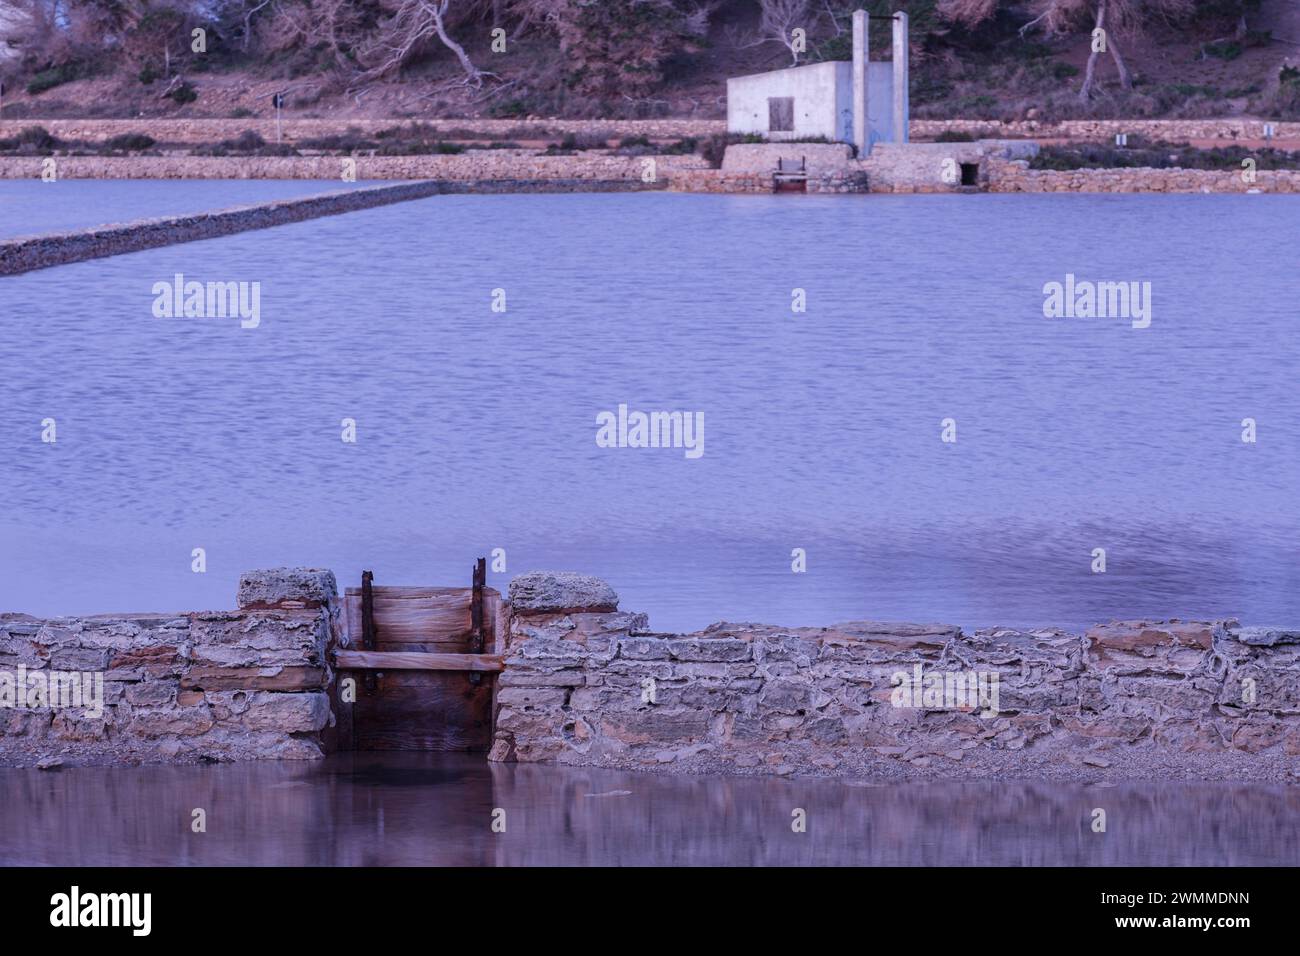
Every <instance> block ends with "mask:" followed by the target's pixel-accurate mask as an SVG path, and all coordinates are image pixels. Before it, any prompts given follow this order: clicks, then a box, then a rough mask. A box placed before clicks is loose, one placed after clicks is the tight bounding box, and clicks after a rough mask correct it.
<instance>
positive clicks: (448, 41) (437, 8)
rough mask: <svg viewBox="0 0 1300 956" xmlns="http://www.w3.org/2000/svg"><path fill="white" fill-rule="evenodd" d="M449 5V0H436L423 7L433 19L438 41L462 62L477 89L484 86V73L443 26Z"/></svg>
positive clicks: (425, 3)
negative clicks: (443, 18) (443, 19)
mask: <svg viewBox="0 0 1300 956" xmlns="http://www.w3.org/2000/svg"><path fill="white" fill-rule="evenodd" d="M447 3H448V0H436V2H435V3H430V2H427V0H426V2H424V3H423V4H422V5H423V6H424V9H425V10H426V11H428V13H429V16H431V17H432V18H433V28H434V29H435V30H436V31H438V39H439V40H441V41H442V43H443V46H445V47H446V48H447V49H449V50H451V52H452V53H454V54H456V59H458V60H460V66H461V69H463V70H464V71H465V73H466V75H467V76H468V77H469V81H470V82H471V83H473V84H474V86H476V87H478V86H482V85H483V71H482V70H480V69H479V68H478V67H476V66H475V65H474V62H473V61H472V60H471V59H470V58H469V54H468V53H466V52H465V48H464V47H463V46H461V45H460V44H459V43H457V42H456V41H455V40H453V39H452V37H451V34H449V33H448V32H447V28H446V26H445V25H444V24H443V21H442V17H443V14H445V13H446V12H447Z"/></svg>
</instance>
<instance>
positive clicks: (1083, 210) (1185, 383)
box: [0, 184, 1300, 629]
mask: <svg viewBox="0 0 1300 956" xmlns="http://www.w3.org/2000/svg"><path fill="white" fill-rule="evenodd" d="M0 186H4V187H5V188H8V187H9V184H0ZM54 188H59V187H54ZM152 188H153V184H147V185H142V186H141V194H142V195H148V194H149V191H150V190H151V189H152ZM3 195H8V194H7V193H4V192H0V196H3ZM1298 227H1300V200H1297V199H1296V198H1294V197H1270V196H1122V197H1115V196H1085V195H1080V196H959V197H883V196H870V197H824V198H823V197H747V196H746V197H730V196H687V195H670V194H639V195H555V196H547V195H538V196H527V195H513V196H440V197H435V198H431V199H428V200H422V201H418V202H409V203H402V204H399V205H395V206H389V207H384V208H379V209H371V210H367V211H364V212H358V213H352V214H349V215H345V216H336V217H330V218H325V219H319V220H314V221H311V222H307V223H300V224H295V225H292V226H285V227H280V228H277V229H273V230H267V231H261V232H252V233H244V234H241V235H237V236H231V237H227V238H223V239H219V240H212V241H207V242H201V243H190V244H187V245H180V246H174V247H170V248H165V249H158V250H151V251H147V252H142V253H137V254H133V255H129V256H121V257H117V258H113V259H107V260H99V261H94V262H86V263H79V264H75V265H70V266H63V267H60V268H56V269H52V270H47V271H43V272H38V273H32V274H29V275H26V276H22V277H18V278H10V279H4V280H0V295H3V297H4V298H3V305H4V312H5V315H6V317H7V319H8V321H7V323H6V326H5V331H4V332H3V335H2V336H0V374H3V380H4V382H5V401H4V402H3V404H2V405H0V441H2V442H3V455H2V461H3V466H2V467H0V500H2V501H3V502H4V512H3V514H2V515H0V535H3V536H4V538H5V539H6V540H5V541H4V546H3V547H2V548H0V581H3V582H4V583H3V588H4V592H3V593H0V608H3V609H6V610H9V609H13V610H25V611H29V612H34V613H76V612H98V611H109V610H155V609H157V610H169V609H181V608H192V607H228V606H230V605H231V603H232V601H233V590H234V584H235V576H236V575H237V574H238V572H239V571H241V570H244V569H247V568H250V567H257V566H272V565H278V564H310V565H317V566H326V567H332V568H334V569H335V570H336V571H337V572H339V574H340V578H341V580H342V583H352V582H353V581H354V580H356V579H357V578H359V576H360V570H361V569H362V568H363V567H370V568H373V569H374V570H375V573H376V579H377V580H378V581H379V582H380V583H393V584H396V583H408V584H416V583H438V584H452V583H460V582H463V581H466V582H467V581H468V577H469V569H470V565H471V562H472V559H473V558H474V557H475V556H477V555H479V554H485V553H487V552H488V551H489V550H490V549H491V548H494V547H503V548H505V549H506V550H507V554H508V559H509V574H507V575H495V576H494V577H493V579H491V580H490V583H492V584H494V585H497V586H501V585H503V584H504V582H505V581H506V580H507V579H508V577H509V576H512V575H513V574H515V573H518V572H521V571H524V570H528V569H531V568H538V567H549V568H572V569H577V570H583V571H589V572H593V573H597V574H600V575H602V576H605V577H607V578H608V579H609V580H610V581H611V582H612V583H613V584H614V585H615V587H616V589H618V590H619V591H620V593H621V594H622V596H623V606H624V607H625V608H629V609H635V610H645V611H648V612H650V615H651V623H652V625H654V626H657V627H659V628H665V629H667V628H673V629H689V628H695V627H701V626H704V625H706V624H708V623H709V622H711V621H713V620H716V619H720V618H730V619H733V620H735V619H748V620H770V621H777V622H784V623H797V624H812V623H829V622H831V621H834V620H841V619H845V618H855V617H856V618H861V617H875V618H885V619H890V618H892V619H912V620H918V619H925V620H936V619H937V620H946V621H950V622H952V623H958V624H963V625H967V626H976V625H986V624H994V623H1006V624H1013V623H1014V624H1035V623H1057V624H1072V625H1086V624H1089V623H1092V622H1094V621H1097V620H1105V619H1109V618H1111V617H1116V616H1120V617H1123V616H1137V615H1161V616H1164V615H1170V614H1172V615H1176V616H1184V617H1187V616H1200V615H1215V616H1218V615H1239V616H1241V617H1242V618H1243V619H1246V620H1248V621H1250V622H1255V623H1270V622H1271V623H1287V622H1289V623H1300V559H1298V557H1297V541H1300V534H1297V531H1300V518H1297V509H1296V500H1297V492H1298V491H1300V445H1298V444H1297V441H1298V439H1297V435H1300V390H1297V388H1296V371H1297V368H1300V361H1297V360H1298V359H1300V346H1298V345H1297V339H1296V335H1295V329H1296V324H1295V323H1296V317H1297V308H1298V305H1297V304H1298V303H1300V269H1297V267H1296V266H1297V263H1296V260H1295V253H1294V239H1295V236H1296V235H1297V234H1298V231H1300V230H1298ZM176 272H183V273H184V274H185V275H186V276H187V277H190V278H199V279H209V278H211V279H223V280H259V281H261V283H262V323H261V327H260V328H258V329H252V330H245V329H241V328H239V324H238V322H237V321H220V320H217V321H212V320H175V321H164V320H157V319H154V318H152V316H151V314H150V303H151V301H152V297H151V294H150V288H151V286H152V284H153V283H154V282H155V281H158V280H160V279H169V278H170V277H171V276H172V274H173V273H176ZM1067 272H1073V273H1075V274H1076V275H1078V276H1080V277H1081V278H1094V279H1108V280H1130V279H1131V280H1138V281H1150V282H1151V283H1152V286H1153V309H1154V318H1153V322H1152V326H1151V328H1150V329H1148V330H1145V331H1135V330H1132V329H1130V328H1129V327H1128V323H1127V322H1123V321H1114V320H1102V319H1092V320H1087V319H1074V320H1055V321H1050V320H1047V319H1044V318H1043V315H1042V301H1043V296H1042V286H1043V284H1044V283H1045V282H1049V281H1061V280H1063V278H1064V276H1065V274H1066V273H1067ZM795 287H799V288H803V289H805V290H807V296H808V311H807V313H806V314H792V313H791V311H790V300H791V289H793V288H795ZM495 288H503V289H505V290H506V294H507V304H508V312H507V313H505V314H496V313H493V312H492V311H491V310H490V301H491V294H492V290H493V289H495ZM620 402H626V403H628V404H629V405H630V406H631V407H632V408H634V409H646V410H649V409H687V410H701V411H703V412H704V413H705V422H706V428H705V454H704V457H703V458H701V459H699V460H696V461H688V460H686V459H684V457H683V456H682V453H681V452H680V451H675V450H653V449H625V450H608V449H600V448H598V447H596V445H595V441H594V438H595V415H596V413H597V412H598V411H601V410H604V409H614V408H616V407H617V405H618V404H619V403H620ZM47 416H53V417H55V418H56V419H57V420H58V428H59V441H58V443H57V445H53V446H50V445H43V444H41V442H40V441H39V433H40V422H41V419H43V418H45V417H47ZM345 417H350V418H355V419H356V420H357V422H358V435H359V440H358V443H357V444H356V445H355V446H351V445H346V444H344V443H343V442H341V441H340V440H339V424H340V420H341V419H342V418H345ZM946 417H952V418H955V419H956V420H957V422H958V436H959V441H958V443H957V444H956V445H945V444H943V443H941V442H940V440H939V431H940V420H941V419H943V418H946ZM1245 417H1253V418H1255V419H1256V420H1257V421H1258V423H1259V442H1258V444H1256V445H1245V444H1243V443H1242V442H1241V441H1240V431H1241V420H1242V419H1243V418H1245ZM195 547H204V548H206V549H207V555H208V573H207V574H205V575H199V574H193V573H191V572H190V570H189V564H190V552H191V550H192V549H193V548H195ZM794 547H802V548H806V549H807V552H808V573H807V574H803V575H796V574H792V573H790V551H791V549H792V548H794ZM1095 547H1104V548H1106V550H1107V555H1108V572H1107V573H1106V574H1104V575H1094V574H1091V573H1090V572H1089V562H1090V552H1091V551H1092V549H1093V548H1095Z"/></svg>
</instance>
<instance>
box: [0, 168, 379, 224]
mask: <svg viewBox="0 0 1300 956" xmlns="http://www.w3.org/2000/svg"><path fill="white" fill-rule="evenodd" d="M373 185H375V184H374V183H372V182H366V183H345V182H342V181H341V180H312V179H157V180H139V179H61V180H57V181H55V182H51V183H47V182H42V181H41V180H38V179H5V180H0V239H12V238H15V237H17V236H29V235H37V234H40V233H46V232H65V231H68V230H72V229H87V228H89V227H91V226H103V225H108V224H111V223H125V222H132V221H134V220H136V219H152V218H155V217H158V216H179V215H186V214H193V213H200V212H211V211H215V210H217V209H225V208H227V207H230V206H243V205H247V204H249V203H255V202H265V201H269V200H275V199H292V198H293V197H295V196H312V195H315V194H317V193H324V192H331V191H333V190H338V189H348V188H356V187H357V186H373Z"/></svg>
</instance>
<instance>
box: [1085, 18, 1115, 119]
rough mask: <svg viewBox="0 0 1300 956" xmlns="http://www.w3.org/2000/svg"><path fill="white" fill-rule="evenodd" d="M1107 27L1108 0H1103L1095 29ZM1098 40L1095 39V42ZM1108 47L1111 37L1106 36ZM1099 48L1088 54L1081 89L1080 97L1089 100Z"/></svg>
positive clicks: (1107, 46)
mask: <svg viewBox="0 0 1300 956" xmlns="http://www.w3.org/2000/svg"><path fill="white" fill-rule="evenodd" d="M1105 29H1106V0H1101V2H1100V3H1098V4H1097V25H1096V27H1094V31H1095V30H1105ZM1095 42H1096V41H1095V40H1094V41H1093V43H1095ZM1106 48H1107V49H1110V37H1106ZM1097 56H1098V53H1097V49H1096V47H1095V46H1094V47H1092V52H1091V53H1089V54H1088V68H1087V69H1086V70H1085V71H1084V73H1083V88H1082V89H1081V90H1079V99H1081V100H1083V102H1085V103H1086V102H1088V100H1089V99H1091V98H1092V83H1093V77H1094V75H1095V73H1096V71H1097Z"/></svg>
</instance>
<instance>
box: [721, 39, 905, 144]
mask: <svg viewBox="0 0 1300 956" xmlns="http://www.w3.org/2000/svg"><path fill="white" fill-rule="evenodd" d="M867 83H868V94H867V118H868V121H869V124H870V127H871V142H873V143H891V142H893V140H894V136H893V115H894V113H893V109H894V66H893V64H892V63H890V62H888V61H873V62H871V63H868V64H867ZM780 96H788V97H792V98H793V99H794V130H793V131H790V132H782V131H775V132H774V131H772V130H769V129H768V99H769V98H770V97H780ZM727 132H729V133H756V134H759V135H761V136H765V137H767V138H768V139H770V140H772V141H774V142H780V141H781V140H788V139H804V138H807V137H810V136H824V137H825V138H826V139H829V140H833V141H835V142H840V143H852V142H853V64H852V63H849V62H847V61H842V60H834V61H829V62H826V63H812V64H809V65H808V66H796V67H791V68H789V69H785V70H773V71H772V72H770V73H754V74H752V75H750V76H737V77H732V78H731V79H729V80H727Z"/></svg>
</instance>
